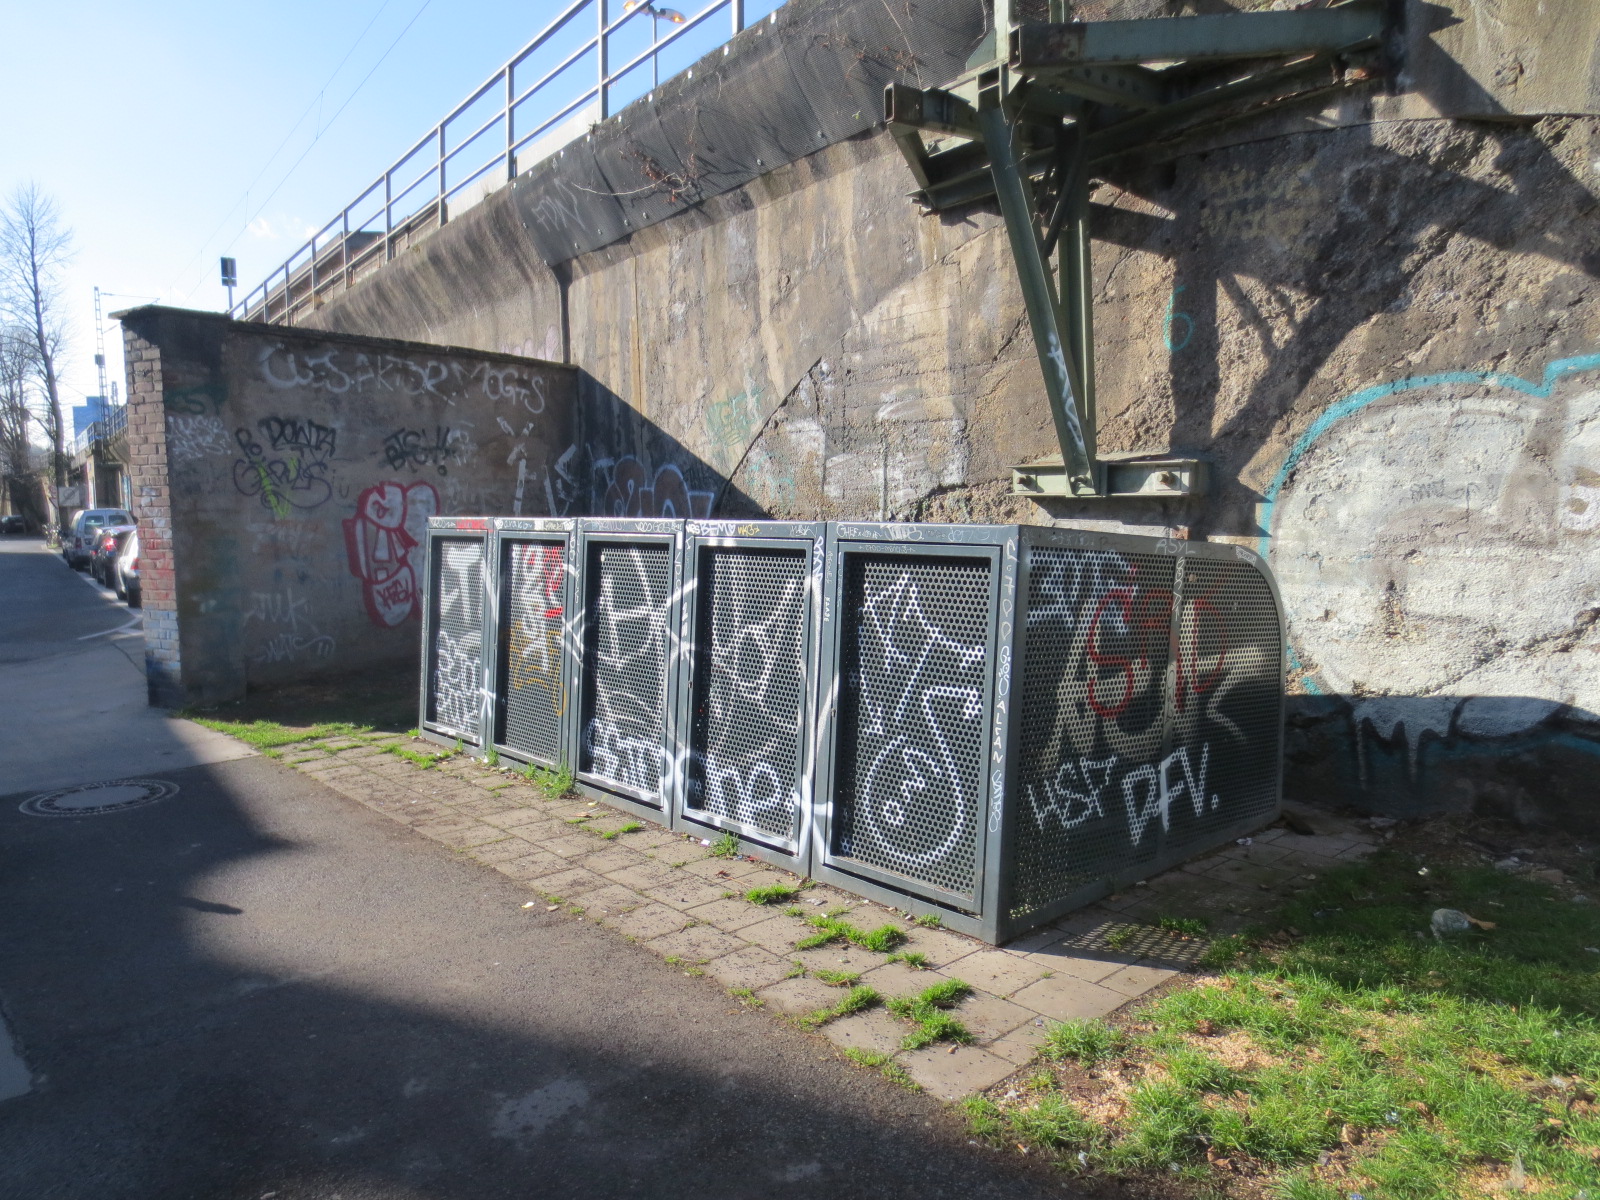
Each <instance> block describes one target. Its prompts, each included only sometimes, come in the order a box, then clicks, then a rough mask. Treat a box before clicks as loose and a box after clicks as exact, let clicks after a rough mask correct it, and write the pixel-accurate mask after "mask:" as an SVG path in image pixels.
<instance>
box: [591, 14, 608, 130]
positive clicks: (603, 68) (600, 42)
mask: <svg viewBox="0 0 1600 1200" xmlns="http://www.w3.org/2000/svg"><path fill="white" fill-rule="evenodd" d="M594 6H595V9H596V10H597V11H598V12H599V14H600V32H599V33H597V34H596V35H595V42H596V45H597V46H598V48H599V54H598V56H597V61H598V62H599V64H600V119H601V120H602V121H604V120H605V119H606V118H607V117H609V116H610V115H611V96H610V94H609V92H608V90H607V88H606V76H607V75H608V74H610V72H611V55H610V54H609V53H608V52H607V49H606V0H594Z"/></svg>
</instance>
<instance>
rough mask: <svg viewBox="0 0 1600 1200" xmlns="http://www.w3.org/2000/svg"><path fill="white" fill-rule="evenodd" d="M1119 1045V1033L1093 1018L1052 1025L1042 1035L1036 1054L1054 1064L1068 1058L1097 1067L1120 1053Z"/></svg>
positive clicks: (1121, 1037) (1120, 1042) (1083, 1064)
mask: <svg viewBox="0 0 1600 1200" xmlns="http://www.w3.org/2000/svg"><path fill="white" fill-rule="evenodd" d="M1122 1046H1123V1036H1122V1032H1121V1031H1120V1030H1117V1029H1113V1028H1112V1027H1111V1026H1110V1025H1107V1024H1106V1023H1105V1022H1104V1021H1102V1020H1100V1019H1098V1018H1096V1019H1094V1020H1089V1021H1063V1022H1061V1023H1060V1024H1059V1025H1052V1026H1051V1027H1050V1028H1049V1030H1048V1031H1047V1032H1046V1033H1045V1035H1044V1044H1043V1045H1042V1046H1040V1047H1039V1053H1040V1054H1042V1055H1043V1056H1044V1057H1045V1058H1048V1059H1053V1060H1055V1061H1056V1062H1061V1061H1063V1060H1065V1059H1069V1058H1071V1059H1076V1060H1077V1061H1078V1063H1079V1064H1080V1065H1082V1066H1084V1067H1097V1066H1099V1065H1100V1064H1101V1063H1103V1062H1105V1061H1106V1060H1107V1059H1110V1058H1114V1057H1115V1056H1116V1055H1118V1054H1120V1053H1121V1052H1122Z"/></svg>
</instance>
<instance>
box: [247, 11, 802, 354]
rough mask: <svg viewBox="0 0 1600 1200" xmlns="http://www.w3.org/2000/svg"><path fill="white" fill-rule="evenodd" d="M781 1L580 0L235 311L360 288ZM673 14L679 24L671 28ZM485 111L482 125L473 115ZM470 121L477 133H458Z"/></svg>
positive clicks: (287, 314) (282, 312)
mask: <svg viewBox="0 0 1600 1200" xmlns="http://www.w3.org/2000/svg"><path fill="white" fill-rule="evenodd" d="M680 2H681V0H680ZM781 2H782V0H778V2H777V3H772V2H771V0H766V2H763V0H707V2H706V3H704V4H703V5H701V6H700V8H699V10H698V11H697V12H694V13H693V14H692V15H685V14H683V13H680V12H677V11H676V10H674V9H670V8H666V7H665V6H664V5H663V4H660V3H656V2H655V0H644V2H642V3H633V4H630V5H629V6H628V7H627V8H626V10H625V11H624V12H623V13H622V15H621V16H620V17H617V18H616V19H614V20H613V19H612V18H611V16H610V14H611V13H612V12H614V11H615V10H616V9H617V8H618V7H620V6H621V4H622V0H575V2H574V3H572V4H570V5H568V6H567V8H566V9H564V10H563V11H562V12H561V14H560V15H559V16H557V17H556V18H555V20H553V21H551V22H550V24H549V25H547V26H546V27H545V28H544V30H543V31H542V32H540V33H539V34H538V36H536V37H535V38H534V39H533V40H532V41H530V42H529V43H528V44H527V45H526V46H524V47H523V48H522V49H521V50H519V51H518V52H517V53H516V54H515V55H513V56H512V57H511V59H510V60H509V61H507V62H506V64H505V65H504V66H503V67H501V68H500V69H499V70H498V71H496V72H495V73H494V74H493V75H491V76H490V77H489V78H488V79H486V80H485V81H484V82H483V83H482V84H481V85H480V86H479V87H478V88H477V89H476V90H475V91H473V92H472V94H471V95H469V96H468V97H467V98H466V99H465V100H463V101H461V103H460V104H458V105H456V106H455V108H453V109H451V110H450V113H449V115H447V116H446V117H445V118H444V120H442V121H440V122H439V123H438V124H437V125H435V126H434V127H433V128H432V129H431V130H429V131H428V133H427V134H425V135H424V136H423V137H422V138H421V139H420V140H418V141H417V142H416V144H414V145H413V146H412V147H411V148H410V149H409V150H407V151H406V152H405V153H404V154H403V155H401V156H400V157H399V158H398V159H396V160H395V162H394V163H392V164H391V165H390V166H389V167H388V169H387V170H385V171H384V172H383V174H382V175H380V176H379V177H378V178H377V179H375V180H374V181H373V182H372V184H371V185H370V186H368V187H367V188H366V190H365V191H363V192H362V193H361V194H360V195H359V196H357V197H356V198H355V199H354V200H353V201H351V202H350V203H349V204H347V205H346V206H345V207H344V209H343V210H341V211H340V213H339V215H338V216H336V217H334V218H333V220H331V221H329V222H328V223H327V224H326V225H324V226H323V227H322V228H321V229H320V230H318V231H317V232H316V233H315V234H313V235H312V237H311V239H310V240H309V241H307V242H306V243H305V245H303V246H301V247H300V248H299V249H298V250H296V251H295V252H294V253H293V254H292V255H290V256H289V258H288V260H287V261H286V262H284V263H283V265H282V266H280V267H277V268H276V269H274V270H273V271H272V273H271V274H270V275H268V277H267V279H266V281H265V282H263V283H262V284H261V285H260V286H258V287H256V288H253V289H252V290H251V291H250V292H249V293H248V294H246V296H245V297H244V299H243V300H241V301H240V302H239V303H238V304H235V305H234V306H233V307H232V308H230V309H229V310H228V315H229V316H232V317H235V318H237V319H240V320H253V321H267V322H276V323H280V324H288V325H292V324H293V323H294V321H295V318H296V316H297V315H298V314H300V313H301V312H303V311H306V310H308V309H315V308H316V307H317V306H318V305H319V304H321V303H323V301H324V300H325V299H326V298H327V297H328V296H329V295H330V294H334V293H337V292H340V291H343V290H344V289H346V288H348V287H349V286H351V284H353V283H354V282H355V281H356V280H357V279H360V278H363V277H364V276H366V275H367V274H369V273H370V272H372V271H374V270H376V269H377V268H379V267H380V266H382V265H383V264H384V263H386V262H388V261H390V260H391V259H393V258H394V256H395V254H396V253H397V252H398V251H400V250H403V249H405V248H406V247H407V246H409V245H410V244H412V243H413V242H414V241H415V240H417V239H418V238H419V237H421V236H423V235H425V234H427V233H429V232H431V231H432V230H434V229H437V228H439V227H440V226H442V225H444V224H446V223H447V222H448V221H449V220H450V217H451V209H452V207H454V208H455V209H456V211H457V212H461V211H465V209H467V208H470V207H471V206H472V205H473V204H476V203H477V202H478V201H479V200H481V199H483V197H484V196H486V195H488V194H489V193H490V192H491V191H493V190H495V189H496V188H498V187H500V186H502V185H504V184H505V183H508V182H510V180H512V179H513V178H515V177H516V175H517V174H518V173H519V171H526V170H527V169H528V168H530V167H532V166H533V165H534V164H535V163H538V162H541V161H543V160H544V159H546V158H548V157H550V156H551V155H552V154H554V153H556V152H557V151H558V150H560V149H561V148H562V147H563V146H565V145H567V144H568V143H569V142H572V141H574V140H576V139H577V138H579V137H581V136H583V134H585V133H587V132H588V130H589V129H590V128H591V127H592V126H593V125H595V124H597V123H599V122H600V121H603V120H605V119H606V118H607V117H609V116H611V115H612V113H613V112H614V111H615V110H616V109H617V108H620V107H621V106H622V105H624V104H627V103H630V102H631V101H632V100H634V99H637V98H638V97H639V96H641V95H644V94H645V93H646V92H647V91H649V90H651V89H653V88H654V87H657V86H659V85H660V82H661V56H662V54H663V53H665V52H666V51H668V50H671V49H674V48H677V49H679V50H681V49H682V48H683V46H682V45H680V43H684V39H686V38H688V37H689V36H690V35H691V34H694V33H695V32H697V31H699V32H700V33H701V34H702V36H703V35H704V34H706V33H708V32H711V31H713V30H714V29H715V28H716V26H717V25H718V24H720V22H713V18H715V17H717V16H719V15H721V16H723V18H724V19H725V20H726V21H727V22H728V24H727V35H726V37H723V38H720V39H718V40H717V41H716V42H714V43H713V44H711V45H710V46H707V47H706V49H705V50H704V52H705V53H709V52H710V51H711V50H714V49H715V48H716V47H717V46H721V45H723V44H725V42H726V41H727V39H728V38H731V37H732V36H733V35H734V34H736V33H738V32H740V31H741V30H742V29H744V28H745V24H746V10H747V8H755V7H757V6H759V7H760V8H761V9H763V10H766V11H769V12H770V11H771V10H772V9H774V8H777V7H779V5H780V4H781ZM685 7H690V6H689V5H686V6H685ZM585 16H587V17H588V18H589V19H590V20H592V21H593V22H594V26H593V28H594V33H593V34H592V35H590V36H589V37H587V38H585V39H583V40H581V41H577V42H576V44H573V45H570V46H569V45H567V42H568V41H569V40H571V39H572V34H573V31H574V30H575V29H581V26H582V21H581V20H580V18H583V17H585ZM758 19H759V18H758ZM641 20H643V21H648V22H649V24H650V42H649V45H648V46H647V47H646V48H644V49H642V50H639V51H637V52H636V53H633V54H632V55H628V54H627V41H628V39H627V38H625V37H621V36H619V35H622V34H624V33H629V32H630V31H629V29H628V27H629V26H630V24H631V23H634V22H637V21H641ZM664 21H665V22H668V23H670V24H671V25H672V26H673V28H672V29H671V31H670V32H668V33H666V34H665V35H662V34H661V32H660V26H661V23H662V22H664ZM640 30H641V27H640V26H638V25H637V24H633V25H632V30H631V34H632V35H633V36H636V37H637V36H638V35H639V33H640ZM563 35H565V37H564V36H563ZM640 40H641V41H642V38H640ZM619 43H620V45H619ZM541 51H545V52H546V56H549V57H556V59H557V61H556V62H555V63H554V65H548V66H546V69H544V70H543V71H542V72H541V73H540V74H539V76H538V78H537V79H535V80H534V81H533V82H532V83H530V84H528V85H527V86H525V87H524V86H521V82H520V81H519V80H518V78H517V76H518V72H519V70H532V69H535V64H536V62H537V61H538V59H539V58H540V52H541ZM614 58H621V59H622V62H621V65H620V66H614V65H613V59H614ZM685 65H687V64H685ZM646 69H648V76H649V78H648V82H647V83H646V82H644V78H643V77H644V74H645V71H646ZM673 74H676V72H675V71H674V72H673ZM574 84H576V85H577V86H576V87H574V86H573V85H574ZM485 114H487V115H485ZM473 119H476V122H477V123H476V124H475V125H473V124H470V122H471V120H473ZM462 127H468V128H469V131H468V132H466V133H465V134H464V135H461V136H458V134H457V130H458V128H462ZM474 148H476V150H474ZM423 164H425V165H423ZM419 166H421V170H420V171H417V168H418V167H419Z"/></svg>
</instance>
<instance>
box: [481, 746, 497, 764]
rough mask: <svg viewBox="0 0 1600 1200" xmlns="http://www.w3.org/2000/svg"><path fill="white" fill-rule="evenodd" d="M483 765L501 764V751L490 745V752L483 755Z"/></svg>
mask: <svg viewBox="0 0 1600 1200" xmlns="http://www.w3.org/2000/svg"><path fill="white" fill-rule="evenodd" d="M483 765H484V766H486V767H498V766H499V765H500V751H498V750H496V749H495V748H494V747H493V746H490V747H489V752H488V753H487V754H485V755H484V756H483Z"/></svg>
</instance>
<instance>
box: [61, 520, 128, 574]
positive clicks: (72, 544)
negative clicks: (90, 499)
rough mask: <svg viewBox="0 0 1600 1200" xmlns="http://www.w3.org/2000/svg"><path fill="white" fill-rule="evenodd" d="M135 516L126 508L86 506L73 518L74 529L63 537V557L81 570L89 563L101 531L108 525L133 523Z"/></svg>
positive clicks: (76, 568)
mask: <svg viewBox="0 0 1600 1200" xmlns="http://www.w3.org/2000/svg"><path fill="white" fill-rule="evenodd" d="M132 524H133V517H132V515H131V514H130V513H129V512H128V510H127V509H125V508H86V509H84V510H83V511H82V512H81V513H79V514H78V515H77V516H75V517H73V518H72V530H71V532H69V533H68V534H67V536H66V537H64V538H62V539H61V557H62V558H64V559H66V560H67V566H69V567H71V568H72V569H73V570H75V571H81V570H83V569H84V568H85V567H87V566H88V565H89V556H90V555H91V554H93V553H94V548H95V543H96V540H97V536H98V535H99V533H100V531H101V530H102V529H104V528H106V527H107V526H108V525H132Z"/></svg>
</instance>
